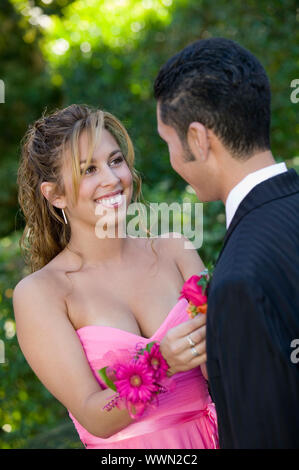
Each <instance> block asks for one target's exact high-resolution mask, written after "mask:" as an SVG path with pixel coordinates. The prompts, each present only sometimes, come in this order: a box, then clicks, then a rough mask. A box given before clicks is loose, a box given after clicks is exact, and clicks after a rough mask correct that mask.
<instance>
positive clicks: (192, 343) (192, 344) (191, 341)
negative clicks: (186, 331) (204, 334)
mask: <svg viewBox="0 0 299 470" xmlns="http://www.w3.org/2000/svg"><path fill="white" fill-rule="evenodd" d="M187 340H188V342H189V344H190V346H191V348H192V346H193V347H194V346H195V343H194V341H193V339H192V338H191V334H190V335H188V336H187Z"/></svg>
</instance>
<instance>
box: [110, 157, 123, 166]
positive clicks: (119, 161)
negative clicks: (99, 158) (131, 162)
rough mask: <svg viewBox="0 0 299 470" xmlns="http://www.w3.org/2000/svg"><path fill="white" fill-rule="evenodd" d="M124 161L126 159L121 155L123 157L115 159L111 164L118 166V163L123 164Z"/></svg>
mask: <svg viewBox="0 0 299 470" xmlns="http://www.w3.org/2000/svg"><path fill="white" fill-rule="evenodd" d="M123 160H124V157H123V156H122V155H121V156H119V157H117V158H115V159H114V160H112V162H111V164H112V163H113V164H116V165H117V164H118V163H121V162H122V161H123Z"/></svg>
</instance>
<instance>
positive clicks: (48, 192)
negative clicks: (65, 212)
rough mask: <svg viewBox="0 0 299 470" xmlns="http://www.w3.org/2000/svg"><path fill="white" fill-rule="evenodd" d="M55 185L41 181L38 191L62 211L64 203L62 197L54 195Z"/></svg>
mask: <svg viewBox="0 0 299 470" xmlns="http://www.w3.org/2000/svg"><path fill="white" fill-rule="evenodd" d="M55 189H56V185H55V183H48V182H46V181H43V182H42V184H41V185H40V190H41V193H42V194H43V196H44V197H45V198H46V199H47V200H48V201H49V202H50V204H52V206H55V207H57V208H59V209H64V208H65V207H66V201H65V197H64V196H58V195H57V194H56V193H55Z"/></svg>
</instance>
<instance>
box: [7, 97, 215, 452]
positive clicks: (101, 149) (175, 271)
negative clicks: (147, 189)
mask: <svg viewBox="0 0 299 470" xmlns="http://www.w3.org/2000/svg"><path fill="white" fill-rule="evenodd" d="M133 163H134V151H133V146H132V143H131V140H130V138H129V136H128V134H127V132H126V130H125V129H124V127H123V126H122V124H121V123H120V122H119V121H118V120H117V119H116V118H115V117H114V116H112V115H111V114H109V113H107V112H103V111H101V110H93V109H91V108H89V107H87V106H79V105H72V106H69V107H67V108H66V109H63V110H59V111H57V112H55V113H53V114H51V115H49V116H44V117H42V118H41V119H40V120H38V121H37V122H36V123H35V124H34V125H33V126H32V127H30V129H29V130H28V132H27V135H26V138H25V140H24V143H23V152H22V157H21V162H20V166H19V171H18V187H19V204H20V206H21V209H22V211H23V214H24V216H25V220H26V226H25V230H24V233H23V236H22V238H21V242H20V243H21V248H22V250H23V252H24V257H25V259H26V262H27V263H28V264H29V265H30V266H31V274H30V275H28V276H27V277H25V278H24V279H23V280H21V281H20V282H19V283H18V285H17V286H16V288H15V289H14V296H13V305H14V312H15V319H16V328H17V337H18V341H19V344H20V347H21V350H22V352H23V354H24V356H25V357H26V359H27V361H28V363H29V365H30V366H31V367H32V369H33V371H34V372H35V374H36V375H37V376H38V377H39V379H40V380H41V382H42V383H43V384H44V385H45V387H46V388H47V389H48V390H49V391H50V392H51V393H52V394H53V395H54V396H55V397H56V398H57V399H58V400H59V401H60V402H61V403H62V404H63V405H64V406H65V407H66V408H67V409H68V411H69V415H70V417H71V419H72V420H73V422H74V424H75V426H76V429H77V431H78V433H79V436H80V438H81V440H82V442H83V443H84V445H85V446H86V447H87V448H107V449H113V448H132V449H137V448H146V449H149V448H153V449H158V448H176V449H177V448H187V449H192V448H214V447H217V425H216V413H215V408H214V405H213V403H212V400H211V398H210V396H209V393H208V387H207V381H206V379H205V377H204V375H203V373H204V374H205V369H204V363H205V360H206V356H205V317H204V315H199V316H198V317H195V318H194V319H192V320H190V319H189V317H188V315H187V313H186V305H187V301H186V299H180V300H178V298H179V295H180V291H181V288H182V286H183V284H184V282H185V281H186V280H187V279H188V278H189V277H190V276H192V275H193V274H198V273H199V272H200V271H202V269H203V267H204V266H203V263H202V261H201V259H200V257H199V256H198V254H197V252H196V250H195V249H192V250H190V249H188V250H186V249H184V242H185V241H186V240H185V239H183V238H181V239H178V238H171V237H170V238H169V239H166V238H156V239H155V240H152V241H151V242H150V240H149V239H148V238H135V237H128V236H119V232H117V233H118V236H117V235H116V236H114V237H112V236H109V237H107V236H106V237H103V236H100V235H99V232H100V231H101V230H104V229H105V228H107V227H110V228H111V227H113V226H114V227H115V229H120V225H121V224H120V222H121V221H122V218H123V217H125V211H123V210H122V208H123V207H125V208H126V207H127V206H128V205H129V204H130V202H131V201H132V200H138V197H139V195H140V192H141V180H140V177H139V176H138V173H137V172H136V170H135V169H134V166H133ZM103 211H104V212H103ZM103 214H105V215H104V216H103ZM116 215H117V217H116ZM103 217H104V219H105V224H102V225H101V226H100V223H101V222H103V220H104V219H103ZM152 341H157V342H158V343H160V350H161V352H162V354H163V356H164V358H165V360H166V361H167V363H168V365H169V370H168V375H169V376H171V377H172V380H173V382H174V383H175V386H174V387H172V388H171V389H170V390H168V391H167V392H166V393H163V394H160V395H159V405H158V406H156V407H152V406H148V407H147V408H146V409H145V411H144V413H143V414H142V416H140V417H138V418H136V417H135V418H133V417H131V415H130V413H129V412H128V410H127V409H126V408H124V409H119V408H118V407H114V408H112V410H110V411H109V412H108V411H107V410H106V409H105V408H104V406H105V405H106V404H107V402H108V401H109V399H110V397H111V392H112V391H111V390H110V389H109V388H107V387H106V385H105V383H104V382H103V381H102V380H101V379H100V376H99V374H98V372H97V371H98V370H99V369H100V368H102V367H104V366H107V365H109V364H107V356H106V357H105V354H106V353H107V352H109V351H118V350H119V349H126V348H129V349H130V348H134V347H135V345H136V344H137V343H141V344H143V345H144V346H145V345H146V344H148V343H149V342H152ZM199 366H201V367H202V369H203V373H202V371H201V367H199ZM131 385H132V386H133V385H134V381H133V382H131ZM134 386H138V384H136V383H135V385H134Z"/></svg>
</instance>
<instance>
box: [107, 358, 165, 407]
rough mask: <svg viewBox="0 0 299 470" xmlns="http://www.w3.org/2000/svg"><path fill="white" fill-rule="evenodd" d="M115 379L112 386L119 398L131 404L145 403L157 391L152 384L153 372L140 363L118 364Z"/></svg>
mask: <svg viewBox="0 0 299 470" xmlns="http://www.w3.org/2000/svg"><path fill="white" fill-rule="evenodd" d="M115 377H116V380H115V382H114V384H115V386H116V388H117V391H118V393H119V396H120V397H121V398H125V399H126V401H127V402H129V403H132V404H136V403H138V402H142V403H146V402H148V401H150V400H151V399H152V396H153V393H155V392H157V391H158V387H157V386H156V384H155V383H154V382H153V371H152V370H151V369H149V368H148V366H147V364H144V363H141V362H130V363H128V364H119V365H118V366H117V369H116V371H115Z"/></svg>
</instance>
